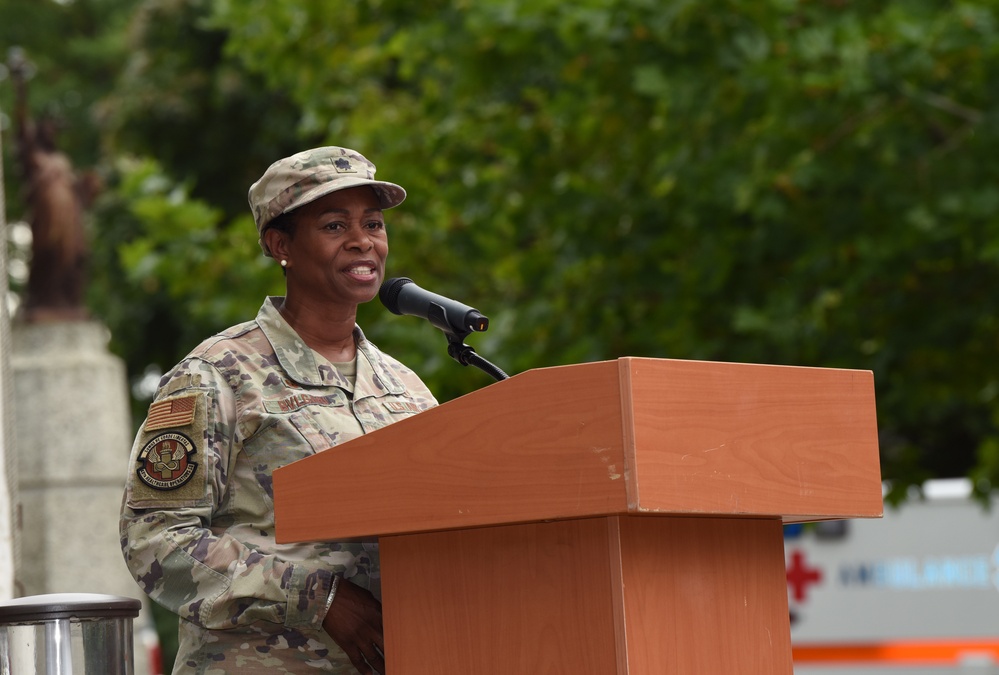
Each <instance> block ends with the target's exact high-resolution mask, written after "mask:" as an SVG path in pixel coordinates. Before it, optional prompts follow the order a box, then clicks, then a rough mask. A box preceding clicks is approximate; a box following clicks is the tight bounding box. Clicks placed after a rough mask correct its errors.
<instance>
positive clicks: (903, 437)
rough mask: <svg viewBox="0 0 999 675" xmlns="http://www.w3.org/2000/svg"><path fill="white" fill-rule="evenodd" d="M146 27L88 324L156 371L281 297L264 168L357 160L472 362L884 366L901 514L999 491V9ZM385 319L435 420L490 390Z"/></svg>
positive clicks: (215, 16) (864, 6)
mask: <svg viewBox="0 0 999 675" xmlns="http://www.w3.org/2000/svg"><path fill="white" fill-rule="evenodd" d="M11 2H13V0H0V6H2V5H4V4H10V3H11ZM70 4H71V5H76V6H80V5H86V4H89V3H84V2H82V0H77V2H76V3H70ZM139 6H140V7H139V11H138V12H137V13H135V14H132V15H130V17H129V18H130V23H129V26H130V29H129V32H128V33H127V36H128V40H129V42H128V43H127V44H128V54H129V58H128V59H127V60H124V63H123V66H124V67H123V68H122V69H121V70H120V71H119V72H118V77H117V81H116V85H115V89H114V91H113V92H112V93H111V94H110V95H109V96H107V97H104V103H103V104H102V106H98V109H99V110H101V111H102V114H103V116H102V117H101V119H102V120H103V124H104V126H103V127H102V135H101V142H102V144H103V147H104V148H106V152H107V155H106V156H105V157H104V161H105V166H106V167H108V168H109V175H111V176H112V177H113V180H112V181H111V183H112V186H113V190H112V194H111V195H109V197H108V199H107V200H106V201H105V208H104V210H103V211H101V213H100V214H99V218H100V222H101V225H100V227H103V228H107V229H108V231H109V232H112V233H113V235H111V234H109V236H107V237H106V238H105V239H103V240H99V246H100V248H101V249H102V253H101V255H103V256H104V258H102V260H103V261H104V263H105V266H104V269H106V270H109V273H108V275H106V278H105V279H104V281H103V282H101V281H98V282H96V283H97V285H98V286H99V287H100V288H101V291H100V293H99V294H98V296H99V297H97V298H95V307H99V308H100V313H101V315H102V316H104V317H105V318H106V320H107V321H108V322H109V324H110V325H111V326H112V329H113V331H114V333H115V335H116V336H117V338H116V339H117V342H116V344H117V345H118V346H119V349H121V350H122V351H123V353H126V354H128V362H129V364H130V367H131V368H132V369H133V372H136V369H137V368H139V367H141V366H142V365H144V364H145V363H149V362H152V361H156V362H157V363H159V364H160V365H161V366H164V367H165V366H168V365H170V363H171V362H173V361H175V360H177V359H178V358H179V357H180V356H181V355H182V354H183V353H184V352H185V351H186V350H187V349H189V348H190V347H191V346H193V344H194V343H195V342H196V341H197V340H198V339H199V338H200V337H202V336H203V335H205V334H207V333H208V332H210V331H211V330H215V329H217V328H220V327H223V326H224V325H228V324H229V323H232V322H233V321H235V320H238V319H242V318H248V317H250V316H252V314H253V313H254V311H255V310H256V308H257V307H258V306H259V303H260V299H261V297H260V296H261V295H262V294H263V293H264V292H267V291H269V290H273V289H276V288H279V287H280V275H279V273H277V272H276V269H275V267H274V265H273V263H270V264H267V263H269V262H270V261H265V260H262V259H261V258H260V257H259V254H257V253H256V251H255V249H254V246H255V233H254V231H253V228H252V225H251V221H250V220H249V219H248V217H247V216H246V215H245V214H243V213H242V211H241V209H242V208H243V206H242V202H241V200H242V199H243V197H244V195H245V190H246V187H247V186H248V185H249V182H251V181H252V180H253V178H254V177H256V176H258V175H259V174H260V173H261V172H262V171H263V169H264V168H265V166H266V164H267V162H269V161H270V160H272V159H275V158H276V157H278V156H281V155H283V154H287V152H290V151H292V150H294V149H298V148H301V147H306V146H309V145H315V144H319V143H334V144H340V145H346V146H349V147H354V148H357V149H359V150H361V151H362V152H364V153H365V154H366V155H367V156H368V157H369V158H371V159H372V160H373V161H375V163H376V164H377V165H378V167H379V176H380V177H384V178H385V179H388V180H393V181H395V182H398V183H401V184H402V185H404V186H405V187H406V188H407V190H409V193H410V198H409V199H408V200H407V202H406V203H405V204H404V205H403V206H402V207H400V208H399V209H397V210H395V211H393V212H390V213H389V216H390V219H389V225H390V228H391V236H392V240H391V241H392V253H391V256H390V266H391V268H390V274H391V275H393V276H394V275H406V276H411V277H413V278H414V279H416V280H417V282H418V283H420V284H421V285H423V286H425V287H427V288H431V289H433V290H435V291H438V292H440V293H443V294H445V295H451V296H454V297H457V298H460V299H462V300H464V301H466V302H468V303H469V304H472V305H474V306H477V307H478V308H479V309H481V310H482V311H483V312H484V313H486V314H487V315H489V316H490V318H491V319H492V324H491V327H490V330H489V332H488V333H486V334H483V335H476V336H472V338H470V339H469V343H470V344H472V346H474V347H475V348H476V350H477V351H478V352H479V353H481V354H482V355H484V356H486V357H487V358H490V359H491V360H493V361H495V362H496V363H497V364H498V365H500V366H501V367H503V368H504V369H506V370H507V371H508V372H511V373H515V372H519V371H521V370H524V369H527V368H533V367H539V366H546V365H555V364H562V363H572V362H581V361H590V360H596V359H609V358H615V357H618V356H622V355H641V356H656V357H671V358H683V359H710V360H722V361H749V362H760V363H775V364H794V365H814V366H829V367H845V368H863V369H871V370H873V371H874V372H875V378H876V382H877V393H878V413H879V426H880V429H881V432H882V439H881V440H882V459H883V472H884V475H885V477H886V478H891V479H894V480H895V481H896V485H898V486H899V493H898V494H901V493H902V492H901V491H902V490H904V487H905V486H906V485H908V484H910V483H918V482H919V481H921V480H923V479H925V478H927V477H929V476H933V475H944V476H951V475H961V474H964V473H968V472H972V475H973V476H974V477H975V478H976V479H977V480H978V482H977V483H976V484H977V485H978V486H979V488H980V489H982V490H988V489H990V486H991V483H992V482H994V481H995V480H996V479H997V478H999V368H997V367H996V365H995V362H996V354H997V351H999V350H997V347H999V337H997V336H999V330H997V325H996V324H997V319H996V316H997V309H999V308H997V303H999V300H997V294H996V293H995V292H994V291H993V290H992V289H994V288H996V287H997V282H999V215H997V211H999V168H997V166H996V163H995V162H994V160H993V157H994V156H995V154H996V149H997V147H999V143H997V140H999V139H997V130H999V126H997V121H999V86H997V85H999V82H997V78H999V75H996V73H999V33H997V30H999V26H997V20H999V11H997V9H996V8H995V7H994V6H993V3H991V2H988V1H986V0H967V1H963V2H943V1H942V0H886V1H885V2H881V3H859V2H849V1H848V0H810V1H806V0H762V1H755V2H749V1H748V0H712V1H708V2H705V1H701V2H692V1H689V0H676V1H675V2H669V3H663V2H654V1H653V0H581V1H580V2H574V3H567V2H554V1H552V0H532V1H531V2H525V1H523V0H506V1H500V0H482V1H481V2H457V1H452V2H443V1H440V0H438V1H428V2H421V3H414V2H408V1H407V2H403V1H401V0H381V1H374V0H371V1H368V2H354V1H350V2H348V1H345V2H340V3H335V4H334V3H329V2H325V1H323V0H298V1H296V2H278V1H275V0H240V1H239V2H235V1H232V0H217V1H216V2H211V3H209V2H204V1H198V0H146V1H145V2H141V3H139ZM102 39H107V40H109V43H112V44H117V43H116V42H114V41H113V40H111V39H110V37H108V38H102ZM64 67H68V66H64ZM128 155H136V156H138V157H139V158H138V159H129V158H128ZM143 156H152V157H155V160H156V161H150V160H146V159H141V157H143ZM114 270H117V272H115V273H114V274H112V273H111V271H114ZM115 275H117V276H115ZM125 281H127V283H124V282H125ZM101 283H103V286H100V284H101ZM149 298H152V299H153V302H151V303H150V302H149ZM144 303H146V304H144ZM149 305H151V306H152V308H151V309H150V308H149ZM376 305H377V303H372V305H370V306H368V307H366V308H364V312H363V313H362V316H361V321H362V325H364V327H365V329H366V331H367V333H368V334H369V336H371V337H372V338H373V339H374V340H375V341H376V342H378V343H379V344H381V345H382V346H383V347H385V348H387V349H388V350H389V351H391V352H393V353H395V354H396V355H398V356H400V358H402V359H403V360H405V361H406V362H408V363H410V364H412V365H413V366H414V367H416V368H417V370H419V371H420V372H421V374H422V375H424V376H425V377H426V379H427V380H428V382H429V383H430V384H431V386H432V388H433V389H434V390H435V391H437V392H438V393H439V395H440V397H441V398H442V399H447V398H451V397H453V396H456V395H459V394H461V393H464V392H466V391H469V390H471V389H474V388H477V387H480V386H483V385H484V384H487V383H488V381H489V380H488V378H487V377H485V376H483V375H482V374H480V373H477V372H474V371H472V370H470V369H465V370H462V369H460V368H459V367H458V366H457V364H455V363H454V362H453V361H451V360H450V359H449V358H448V357H447V356H446V354H445V353H444V341H443V338H442V337H441V336H440V334H439V333H437V332H436V331H434V329H432V328H431V327H429V326H428V325H423V324H422V323H420V322H418V321H417V320H415V319H409V318H401V317H391V316H388V315H387V314H386V313H385V312H384V310H382V309H381V308H380V307H378V306H376ZM143 307H146V308H147V309H145V310H144V309H143ZM144 311H145V312H146V313H145V314H143V312H144ZM137 317H140V318H137ZM141 317H145V319H144V320H143V319H142V318H141ZM153 333H156V337H155V340H154V339H152V337H151V336H152V334H153ZM123 336H127V338H126V339H122V337H123ZM153 344H155V345H157V347H156V349H155V350H151V345H153Z"/></svg>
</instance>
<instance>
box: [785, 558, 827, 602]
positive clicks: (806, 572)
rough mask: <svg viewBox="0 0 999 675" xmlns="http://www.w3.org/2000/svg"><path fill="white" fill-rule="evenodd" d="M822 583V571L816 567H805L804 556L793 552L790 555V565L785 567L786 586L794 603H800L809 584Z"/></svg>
mask: <svg viewBox="0 0 999 675" xmlns="http://www.w3.org/2000/svg"><path fill="white" fill-rule="evenodd" d="M821 581H822V570H820V569H819V568H817V567H807V566H806V564H805V554H804V553H802V552H801V551H795V552H794V553H792V554H791V564H790V565H788V566H787V585H788V586H789V587H790V588H791V591H792V592H793V593H794V600H795V602H802V601H803V600H804V599H805V596H806V595H807V592H808V587H809V585H811V584H817V583H819V582H821Z"/></svg>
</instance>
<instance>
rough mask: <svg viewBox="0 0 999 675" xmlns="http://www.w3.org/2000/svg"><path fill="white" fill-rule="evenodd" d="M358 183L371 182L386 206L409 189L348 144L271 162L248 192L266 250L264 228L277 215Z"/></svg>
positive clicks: (308, 151)
mask: <svg viewBox="0 0 999 675" xmlns="http://www.w3.org/2000/svg"><path fill="white" fill-rule="evenodd" d="M358 185H370V186H371V187H372V189H373V190H374V191H375V194H376V195H377V196H378V201H379V202H380V205H381V207H382V208H383V209H390V208H392V207H393V206H398V205H399V204H401V203H402V201H403V200H404V199H405V198H406V191H405V190H403V189H402V188H401V187H400V186H398V185H396V184H395V183H386V182H385V181H380V180H375V165H374V164H372V163H371V162H369V161H368V160H367V159H365V158H364V156H363V155H361V153H359V152H355V151H354V150H350V149H348V148H337V147H333V146H329V147H324V148H313V149H312V150H305V151H303V152H299V153H297V154H294V155H292V156H291V157H285V158H284V159H280V160H278V161H276V162H274V163H273V164H271V165H270V166H269V167H268V168H267V171H265V172H264V175H263V176H261V177H260V180H258V181H257V182H256V183H254V184H253V185H251V186H250V192H249V195H248V198H249V201H250V209H251V210H252V211H253V219H254V220H255V221H256V223H257V234H258V236H260V248H262V249H263V250H264V254H265V255H268V256H270V255H271V252H270V250H269V249H268V248H267V245H266V244H265V243H264V240H263V234H264V230H265V229H267V225H268V224H269V223H270V222H271V221H272V220H274V219H275V218H276V217H278V216H279V215H281V214H282V213H287V212H289V211H293V210H294V209H297V208H298V207H299V206H302V205H304V204H308V203H309V202H312V201H315V200H317V199H319V198H320V197H323V196H325V195H328V194H329V193H331V192H336V191H337V190H345V189H347V188H352V187H357V186H358ZM272 257H273V256H272Z"/></svg>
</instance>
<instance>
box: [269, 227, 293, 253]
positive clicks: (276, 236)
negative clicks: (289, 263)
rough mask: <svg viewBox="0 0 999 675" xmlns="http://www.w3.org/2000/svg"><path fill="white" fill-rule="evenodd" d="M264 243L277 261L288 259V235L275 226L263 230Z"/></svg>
mask: <svg viewBox="0 0 999 675" xmlns="http://www.w3.org/2000/svg"><path fill="white" fill-rule="evenodd" d="M264 244H266V245H267V249H268V250H269V251H270V252H271V257H273V258H274V259H275V260H277V261H281V260H287V259H288V235H287V234H286V233H284V232H282V231H281V230H279V229H277V228H275V227H269V228H267V229H266V230H264Z"/></svg>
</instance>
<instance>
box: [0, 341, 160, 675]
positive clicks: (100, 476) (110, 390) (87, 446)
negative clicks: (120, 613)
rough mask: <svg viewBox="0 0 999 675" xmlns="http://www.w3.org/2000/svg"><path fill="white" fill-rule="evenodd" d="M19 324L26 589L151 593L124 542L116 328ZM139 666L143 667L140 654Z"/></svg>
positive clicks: (16, 352) (124, 403)
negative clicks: (112, 338) (127, 559)
mask: <svg viewBox="0 0 999 675" xmlns="http://www.w3.org/2000/svg"><path fill="white" fill-rule="evenodd" d="M12 328H13V345H12V347H13V348H12V355H11V368H12V370H13V374H14V386H13V392H14V396H13V402H12V407H13V412H14V415H13V416H14V432H15V439H16V448H17V455H18V459H17V463H18V479H19V480H18V484H19V497H20V506H21V509H20V515H21V518H22V530H21V532H22V541H21V545H22V547H21V562H22V566H21V569H19V570H17V582H18V590H19V593H20V595H23V596H27V595H40V594H45V593H100V594H108V595H116V596H126V597H133V598H139V599H143V596H142V593H141V591H140V589H139V588H138V586H137V585H136V584H135V582H134V581H133V580H132V577H131V575H130V574H129V572H128V570H127V568H126V567H125V563H124V561H123V559H122V555H121V547H120V544H119V538H118V513H119V510H120V508H121V498H122V492H123V489H124V484H125V471H126V469H127V464H128V454H129V450H130V448H131V444H132V437H131V433H132V424H131V418H130V413H129V405H128V383H127V377H126V374H125V367H124V364H123V363H122V361H121V360H120V359H118V358H117V357H115V356H113V355H112V354H111V353H110V352H109V351H108V349H107V343H108V339H109V335H108V331H107V329H106V328H105V327H104V326H102V325H101V324H99V323H95V322H89V321H78V322H61V323H60V322H44V323H32V324H26V323H22V324H15V325H14V326H13V327H12ZM140 620H141V617H140ZM137 627H138V624H137ZM137 665H139V666H140V668H138V669H137V670H139V671H142V670H144V669H143V668H141V665H143V658H142V656H141V655H140V656H139V657H138V658H137Z"/></svg>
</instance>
